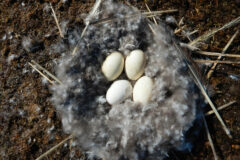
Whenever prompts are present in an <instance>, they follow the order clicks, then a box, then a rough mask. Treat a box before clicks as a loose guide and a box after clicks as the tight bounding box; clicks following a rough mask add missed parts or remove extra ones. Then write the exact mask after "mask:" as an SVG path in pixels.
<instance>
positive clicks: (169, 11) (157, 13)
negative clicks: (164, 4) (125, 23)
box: [92, 9, 178, 25]
mask: <svg viewBox="0 0 240 160" xmlns="http://www.w3.org/2000/svg"><path fill="white" fill-rule="evenodd" d="M177 11H178V10H177V9H170V10H165V11H152V12H143V13H138V14H132V15H126V16H125V17H123V18H124V19H130V18H136V17H138V16H140V15H143V16H146V17H148V18H149V17H155V16H158V15H162V14H164V13H173V12H177ZM116 20H119V18H106V19H102V20H100V21H97V22H93V23H92V24H93V25H100V24H104V23H110V22H114V21H116Z"/></svg>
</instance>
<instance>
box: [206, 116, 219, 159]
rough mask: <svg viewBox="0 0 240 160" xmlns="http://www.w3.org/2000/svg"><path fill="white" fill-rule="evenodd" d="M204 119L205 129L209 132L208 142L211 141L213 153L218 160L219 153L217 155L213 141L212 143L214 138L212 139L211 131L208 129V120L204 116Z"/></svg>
mask: <svg viewBox="0 0 240 160" xmlns="http://www.w3.org/2000/svg"><path fill="white" fill-rule="evenodd" d="M202 119H203V123H204V127H205V129H206V132H207V137H208V141H209V143H210V146H211V149H212V152H213V156H214V159H215V160H218V156H217V153H216V150H215V147H214V144H213V141H212V137H211V135H210V132H209V129H208V125H207V122H206V119H205V117H204V116H203V115H202Z"/></svg>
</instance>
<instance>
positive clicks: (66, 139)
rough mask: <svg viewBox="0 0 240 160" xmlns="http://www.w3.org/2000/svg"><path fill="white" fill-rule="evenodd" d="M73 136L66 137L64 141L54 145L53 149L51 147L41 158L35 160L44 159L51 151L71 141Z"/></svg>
mask: <svg viewBox="0 0 240 160" xmlns="http://www.w3.org/2000/svg"><path fill="white" fill-rule="evenodd" d="M72 138H73V135H72V134H71V135H70V136H68V137H67V138H65V139H64V140H62V141H61V142H60V143H58V144H57V145H55V146H54V147H52V148H51V149H49V150H48V151H47V152H45V153H43V154H42V155H41V156H39V157H38V158H37V159H36V160H41V159H43V158H44V157H46V156H47V155H49V154H50V153H52V152H53V151H55V150H56V149H57V148H58V147H60V146H61V145H63V144H64V143H65V142H66V141H68V140H69V139H72Z"/></svg>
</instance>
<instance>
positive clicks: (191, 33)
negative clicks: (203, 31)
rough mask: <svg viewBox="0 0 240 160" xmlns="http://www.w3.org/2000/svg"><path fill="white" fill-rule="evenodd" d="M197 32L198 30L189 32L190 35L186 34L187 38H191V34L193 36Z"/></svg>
mask: <svg viewBox="0 0 240 160" xmlns="http://www.w3.org/2000/svg"><path fill="white" fill-rule="evenodd" d="M197 32H198V29H196V30H194V31H192V32H190V33H189V34H188V36H191V35H193V34H195V33H197Z"/></svg>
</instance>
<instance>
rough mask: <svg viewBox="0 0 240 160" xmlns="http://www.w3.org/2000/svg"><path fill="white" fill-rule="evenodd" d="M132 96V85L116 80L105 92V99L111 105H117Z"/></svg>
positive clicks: (125, 81)
mask: <svg viewBox="0 0 240 160" xmlns="http://www.w3.org/2000/svg"><path fill="white" fill-rule="evenodd" d="M131 96H132V85H131V83H130V82H129V81H127V80H117V81H115V82H113V84H112V85H111V86H110V88H109V89H108V91H107V94H106V99H107V102H108V103H109V104H111V105H114V104H119V103H121V102H123V101H124V100H125V99H127V98H129V97H131Z"/></svg>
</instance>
